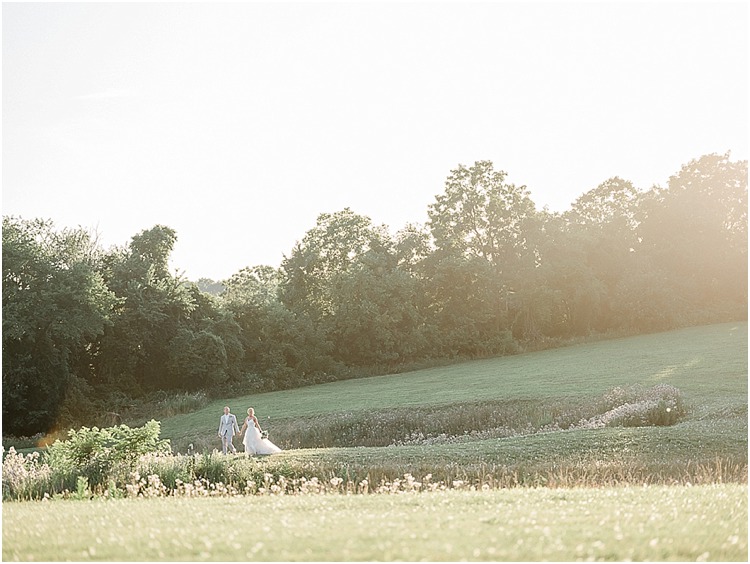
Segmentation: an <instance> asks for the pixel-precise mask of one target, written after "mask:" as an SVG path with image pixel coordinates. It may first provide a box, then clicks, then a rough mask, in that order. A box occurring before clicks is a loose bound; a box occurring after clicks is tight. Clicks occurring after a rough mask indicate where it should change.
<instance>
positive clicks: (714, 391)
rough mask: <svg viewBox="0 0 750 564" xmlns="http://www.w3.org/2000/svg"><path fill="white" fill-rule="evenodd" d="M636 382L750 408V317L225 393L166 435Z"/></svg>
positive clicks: (593, 391)
mask: <svg viewBox="0 0 750 564" xmlns="http://www.w3.org/2000/svg"><path fill="white" fill-rule="evenodd" d="M634 383H640V384H643V385H647V386H653V385H654V384H658V383H668V384H672V385H674V386H676V387H678V388H679V389H680V390H681V391H682V392H683V393H684V394H685V396H686V398H687V400H688V401H689V403H690V405H691V409H692V417H693V418H705V417H710V416H711V415H712V414H715V413H717V412H722V411H726V410H731V409H734V408H738V407H740V408H741V407H742V406H745V409H746V406H747V323H732V324H721V325H712V326H707V327H692V328H687V329H681V330H677V331H670V332H666V333H658V334H653V335H644V336H638V337H630V338H624V339H614V340H609V341H600V342H596V343H592V344H585V345H576V346H572V347H566V348H559V349H553V350H547V351H541V352H535V353H529V354H522V355H517V356H507V357H500V358H492V359H485V360H477V361H472V362H466V363H462V364H459V365H454V366H443V367H439V368H431V369H425V370H420V371H417V372H411V373H405V374H394V375H388V376H377V377H372V378H365V379H358V380H347V381H343V382H333V383H329V384H322V385H318V386H311V387H308V388H299V389H294V390H285V391H279V392H270V393H265V394H257V395H251V396H243V397H238V398H231V399H228V400H224V399H222V400H218V401H214V402H212V403H210V404H209V405H208V406H206V407H205V408H204V409H201V410H198V411H196V412H193V413H189V414H183V415H177V416H174V417H170V418H167V419H164V420H163V421H162V436H164V437H167V438H170V439H171V440H172V441H173V443H174V444H175V445H177V446H179V447H184V445H185V444H187V442H192V443H194V444H198V443H201V442H202V439H203V438H204V437H206V436H208V437H209V438H211V440H213V435H215V429H214V428H215V427H217V426H218V420H219V417H220V416H221V413H222V408H223V407H224V405H225V404H226V405H229V406H230V407H231V408H232V411H233V413H235V414H237V416H238V419H239V420H242V418H243V417H244V414H245V411H246V410H247V408H248V407H254V408H255V411H256V414H257V415H258V416H259V418H260V420H261V423H262V424H263V425H265V426H268V427H269V428H270V429H271V430H273V429H274V427H275V426H276V425H283V424H284V423H285V422H286V421H288V420H299V419H305V418H312V419H314V418H316V417H319V416H321V415H329V414H332V413H352V412H382V411H388V410H391V409H394V408H410V407H424V406H441V405H447V404H453V403H457V402H462V401H471V402H477V401H480V402H481V401H492V400H512V399H531V400H542V399H548V398H580V397H585V396H594V395H598V394H602V393H604V392H606V391H607V390H609V389H611V388H613V387H616V386H623V385H627V384H634ZM157 415H158V414H154V416H155V417H157ZM157 419H158V417H157ZM217 441H218V439H217ZM281 442H283V440H282V441H281ZM217 444H218V442H217ZM352 446H354V445H352Z"/></svg>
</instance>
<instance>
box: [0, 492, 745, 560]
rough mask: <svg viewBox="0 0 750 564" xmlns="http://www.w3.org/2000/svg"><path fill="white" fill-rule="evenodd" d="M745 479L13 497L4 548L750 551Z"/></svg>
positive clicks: (137, 554)
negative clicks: (373, 491) (394, 491)
mask: <svg viewBox="0 0 750 564" xmlns="http://www.w3.org/2000/svg"><path fill="white" fill-rule="evenodd" d="M747 493H748V492H747V485H742V484H727V485H718V484H717V485H709V486H693V487H686V486H672V487H669V486H658V487H642V486H639V487H621V488H618V487H615V488H573V489H546V488H512V489H503V490H490V491H475V492H471V491H455V490H448V491H441V492H432V493H412V494H409V493H406V494H400V495H388V494H379V495H350V496H346V495H302V496H260V497H239V498H198V499H195V498H192V499H187V498H156V499H121V500H99V501H96V500H95V501H87V502H81V501H53V502H25V503H17V502H11V503H4V504H3V517H4V519H3V560H4V561H12V560H24V561H30V560H37V561H60V560H74V561H107V560H109V561H113V560H116V561H129V560H130V561H132V560H136V561H165V560H171V561H206V560H213V561H396V560H400V561H419V560H427V561H461V560H464V561H466V560H469V561H481V560H485V561H576V560H609V561H629V560H633V561H669V560H671V561H693V562H694V561H708V560H710V561H747V555H748V552H747Z"/></svg>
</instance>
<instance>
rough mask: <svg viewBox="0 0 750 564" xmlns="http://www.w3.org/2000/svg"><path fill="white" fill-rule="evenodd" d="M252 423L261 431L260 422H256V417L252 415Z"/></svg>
mask: <svg viewBox="0 0 750 564" xmlns="http://www.w3.org/2000/svg"><path fill="white" fill-rule="evenodd" d="M253 423H255V426H256V427H257V428H258V431H260V432H261V433H262V432H263V429H261V428H260V423H258V418H257V417H255V416H254V415H253Z"/></svg>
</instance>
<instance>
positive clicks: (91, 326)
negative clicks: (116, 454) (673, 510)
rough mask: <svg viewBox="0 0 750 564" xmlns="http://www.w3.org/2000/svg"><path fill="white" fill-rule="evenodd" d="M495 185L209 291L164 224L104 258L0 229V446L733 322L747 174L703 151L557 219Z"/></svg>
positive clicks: (81, 243) (459, 183)
mask: <svg viewBox="0 0 750 564" xmlns="http://www.w3.org/2000/svg"><path fill="white" fill-rule="evenodd" d="M506 177H507V175H506V173H505V172H503V171H501V170H496V169H495V167H494V165H493V163H492V162H490V161H478V162H475V163H474V164H473V165H472V166H464V165H460V166H458V167H457V168H456V169H455V170H453V171H451V172H450V174H449V175H448V177H447V179H446V181H445V186H444V190H443V192H442V193H440V194H438V195H437V196H436V197H435V200H434V201H433V202H432V203H431V204H430V205H429V207H428V218H429V219H428V221H427V224H426V225H418V224H410V225H407V226H406V227H404V228H403V229H402V230H400V231H398V232H397V233H395V234H393V233H391V232H390V231H389V229H388V227H387V226H384V225H374V224H373V223H372V221H371V220H370V219H369V218H368V217H366V216H363V215H359V214H357V213H355V212H354V211H352V210H351V209H349V208H346V209H344V210H341V211H338V212H335V213H323V214H321V215H320V216H319V217H318V219H317V222H316V224H315V226H313V227H312V228H311V229H310V230H308V231H307V232H306V233H305V234H304V236H303V237H302V238H301V239H300V240H299V241H298V242H297V244H296V245H295V246H294V248H293V249H291V251H290V252H289V253H288V255H287V256H285V257H284V259H283V261H282V263H281V265H280V266H279V267H271V266H252V267H247V268H243V269H242V270H240V271H239V272H237V273H236V274H234V275H233V276H232V277H231V278H229V279H228V280H224V281H222V282H221V284H220V285H218V287H219V288H220V289H221V291H220V293H218V295H213V294H212V293H209V292H207V291H204V289H208V287H209V286H213V287H217V284H216V283H214V282H213V281H207V280H202V281H201V284H197V283H194V282H190V281H188V280H185V279H184V278H183V277H182V276H181V275H178V274H174V273H171V272H170V271H169V268H168V262H169V258H170V254H171V252H172V249H173V246H174V244H175V242H176V240H177V234H176V232H175V231H174V230H173V229H171V228H169V227H167V226H163V225H156V226H154V227H152V228H151V229H147V230H144V231H142V232H140V233H138V234H137V235H135V236H133V237H132V239H131V241H130V242H129V244H128V245H126V246H122V247H113V248H109V249H103V248H102V247H101V245H99V243H98V242H97V240H96V236H95V234H92V233H90V232H88V231H86V230H83V229H81V228H77V229H69V228H65V229H61V230H57V229H56V228H55V227H54V225H53V224H52V223H51V222H50V221H47V220H42V219H32V220H26V219H22V218H18V217H7V216H4V217H3V263H2V268H3V294H2V301H3V310H2V312H3V319H2V326H3V336H2V338H3V359H2V367H3V374H2V379H3V383H2V385H3V389H2V392H3V394H2V404H3V429H4V433H5V434H14V435H32V434H35V433H39V432H49V431H51V430H54V429H56V428H66V427H67V426H73V425H78V424H91V422H92V421H95V420H96V417H97V416H98V415H100V414H101V413H103V412H106V411H117V410H119V409H121V408H123V406H126V405H128V404H129V403H130V402H132V401H133V399H134V398H143V397H148V395H149V394H154V393H156V392H158V391H166V392H169V393H176V392H183V391H188V392H189V391H196V390H206V391H207V392H208V393H209V394H211V393H212V392H213V391H216V392H217V393H219V392H220V393H222V394H225V393H226V392H227V390H228V389H233V390H238V391H242V393H251V392H254V391H267V390H275V389H284V388H291V387H297V386H304V385H309V384H314V383H320V382H325V381H330V380H334V379H338V378H345V377H351V376H352V375H356V374H361V373H363V372H365V371H370V372H372V371H377V370H379V371H384V370H389V371H397V370H399V368H403V367H406V366H410V365H414V364H416V363H420V362H432V361H436V360H446V359H457V358H477V357H484V356H491V355H502V354H512V353H514V352H518V351H519V350H524V348H526V347H528V346H535V347H544V346H550V345H552V344H554V343H557V342H561V341H564V340H568V339H573V338H577V337H586V336H591V335H594V334H602V333H611V334H634V333H643V332H653V331H659V330H665V329H670V328H674V327H680V326H686V325H694V324H702V323H712V322H721V321H730V320H742V319H746V318H747V161H731V160H730V155H729V154H725V155H719V154H711V155H705V156H702V157H700V158H698V159H696V160H693V161H691V162H690V163H688V164H686V165H684V166H683V167H682V168H681V170H680V171H679V172H677V173H676V174H674V175H673V176H671V177H670V178H669V181H668V183H667V185H666V186H665V187H660V186H654V187H652V188H651V189H648V190H639V189H637V188H636V187H634V186H633V184H632V183H631V182H629V181H627V180H623V179H621V178H618V177H614V178H610V179H608V180H606V181H605V182H603V183H602V184H600V185H599V186H597V187H596V188H594V189H592V190H590V191H588V192H586V193H584V194H583V195H582V196H580V197H579V198H578V199H577V200H576V201H575V202H574V203H573V204H572V206H571V208H570V210H568V211H566V212H564V213H553V212H550V211H548V210H546V209H542V210H538V209H536V206H535V204H534V202H533V201H532V200H531V198H530V193H529V191H528V190H527V188H526V187H525V186H516V185H513V184H510V183H509V182H508V181H507V179H506ZM201 288H203V289H201ZM457 385H460V383H457Z"/></svg>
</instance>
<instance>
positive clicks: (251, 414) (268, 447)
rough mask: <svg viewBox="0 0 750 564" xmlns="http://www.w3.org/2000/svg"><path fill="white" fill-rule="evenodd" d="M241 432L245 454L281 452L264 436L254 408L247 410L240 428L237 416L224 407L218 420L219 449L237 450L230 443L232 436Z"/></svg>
mask: <svg viewBox="0 0 750 564" xmlns="http://www.w3.org/2000/svg"><path fill="white" fill-rule="evenodd" d="M242 433H245V435H244V437H243V438H242V444H243V445H245V455H248V454H275V453H277V452H281V449H280V448H279V447H277V446H276V445H275V444H273V443H272V442H271V441H269V440H268V439H266V438H264V436H263V434H262V429H261V428H260V423H258V418H257V417H255V410H254V409H253V408H252V407H251V408H250V409H248V410H247V417H246V418H245V424H244V425H243V426H242V429H240V428H239V425H237V418H236V417H235V416H234V414H233V413H230V410H229V407H225V408H224V415H222V416H221V421H219V437H221V449H222V451H223V452H224V454H226V453H227V450H231V451H232V452H233V453H236V452H237V449H236V448H234V445H233V444H232V438H233V437H234V435H235V434H236V435H241V434H242Z"/></svg>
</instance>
